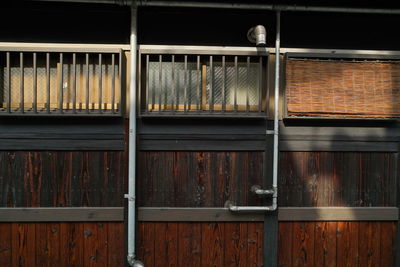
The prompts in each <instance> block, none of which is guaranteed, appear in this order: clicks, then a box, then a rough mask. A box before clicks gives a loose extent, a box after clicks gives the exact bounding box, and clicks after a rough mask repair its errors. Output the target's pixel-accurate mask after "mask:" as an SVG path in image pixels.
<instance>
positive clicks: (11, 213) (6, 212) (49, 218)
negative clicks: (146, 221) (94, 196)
mask: <svg viewBox="0 0 400 267" xmlns="http://www.w3.org/2000/svg"><path fill="white" fill-rule="evenodd" d="M123 220H124V208H123V207H95V208H86V207H79V208H0V222H91V221H95V222H99V221H123Z"/></svg>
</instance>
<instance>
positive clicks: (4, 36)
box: [0, 1, 400, 50]
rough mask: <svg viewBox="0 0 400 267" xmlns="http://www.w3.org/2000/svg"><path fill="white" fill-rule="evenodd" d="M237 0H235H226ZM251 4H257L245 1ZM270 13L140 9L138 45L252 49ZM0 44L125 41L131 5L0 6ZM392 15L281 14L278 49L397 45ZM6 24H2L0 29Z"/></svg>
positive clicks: (270, 21)
mask: <svg viewBox="0 0 400 267" xmlns="http://www.w3.org/2000/svg"><path fill="white" fill-rule="evenodd" d="M229 2H239V1H229ZM319 2H320V1H283V2H282V1H261V3H265V4H281V5H283V4H297V5H318V6H347V7H377V8H398V7H399V6H400V5H398V4H393V3H390V4H389V2H388V3H385V2H379V5H377V4H376V3H371V2H368V1H367V2H361V3H348V2H347V1H346V2H345V1H336V2H324V3H319ZM249 3H260V1H250V2H249ZM275 18H276V17H275V13H274V12H271V11H261V10H223V9H201V8H200V9H193V8H160V7H140V8H139V17H138V26H139V30H138V39H139V43H141V44H177V45H179V44H180V45H227V46H250V45H251V44H250V43H249V42H248V40H247V37H246V33H247V30H248V29H249V28H250V27H252V26H254V25H257V24H263V25H265V26H266V28H267V35H268V36H267V44H268V46H271V47H273V46H274V42H275ZM0 23H1V25H3V27H1V28H0V41H2V42H11V41H12V42H64V43H129V32H130V9H129V7H127V6H119V5H111V4H78V3H44V2H26V1H22V2H18V4H17V3H16V2H13V3H12V4H9V3H7V4H5V5H3V6H2V16H0ZM399 23H400V16H398V15H369V14H337V13H307V12H283V13H282V33H281V35H282V36H281V42H282V47H311V48H335V49H339V48H349V49H390V50H397V49H399V45H398V43H399V42H398V34H397V32H396V27H393V25H399ZM4 26H6V27H4Z"/></svg>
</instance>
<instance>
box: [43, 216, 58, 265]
mask: <svg viewBox="0 0 400 267" xmlns="http://www.w3.org/2000/svg"><path fill="white" fill-rule="evenodd" d="M46 230H47V231H46V232H47V244H48V246H47V248H48V255H49V261H48V262H49V266H57V265H60V224H59V223H46Z"/></svg>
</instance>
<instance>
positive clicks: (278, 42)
mask: <svg viewBox="0 0 400 267" xmlns="http://www.w3.org/2000/svg"><path fill="white" fill-rule="evenodd" d="M280 48H281V12H280V11H277V12H276V41H275V49H276V52H275V95H274V100H275V104H274V149H273V151H274V152H273V153H274V156H273V166H272V170H273V174H272V190H274V194H273V195H272V206H273V207H275V209H276V208H277V203H278V201H277V200H278V157H279V150H278V144H279V140H278V139H279V78H280V77H279V71H280V66H279V63H280Z"/></svg>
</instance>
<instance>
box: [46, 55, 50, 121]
mask: <svg viewBox="0 0 400 267" xmlns="http://www.w3.org/2000/svg"><path fill="white" fill-rule="evenodd" d="M46 91H47V99H46V110H47V114H50V53H46Z"/></svg>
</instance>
